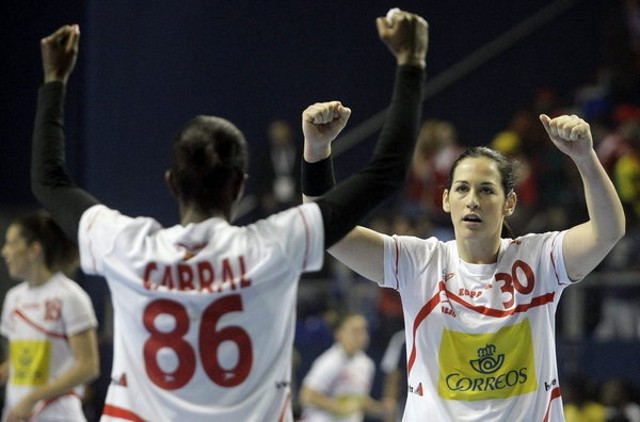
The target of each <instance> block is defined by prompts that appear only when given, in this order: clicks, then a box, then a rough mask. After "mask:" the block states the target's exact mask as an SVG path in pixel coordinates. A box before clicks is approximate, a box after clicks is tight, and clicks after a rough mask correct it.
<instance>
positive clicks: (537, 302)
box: [407, 282, 555, 373]
mask: <svg viewBox="0 0 640 422" xmlns="http://www.w3.org/2000/svg"><path fill="white" fill-rule="evenodd" d="M439 286H440V289H439V291H438V293H436V295H435V296H434V297H432V298H431V299H430V300H429V301H428V302H427V304H426V305H424V306H423V307H422V309H420V311H419V312H418V315H417V316H416V318H415V320H414V321H413V331H412V336H413V339H412V340H413V341H412V346H411V354H410V356H409V360H408V362H407V372H408V373H411V368H413V364H414V363H415V360H416V354H417V349H416V332H417V331H418V326H419V325H420V324H421V323H422V321H424V320H425V318H427V316H429V314H430V313H431V311H433V309H434V308H435V307H436V305H438V303H440V293H441V292H443V291H444V293H445V294H446V295H447V298H448V299H451V300H453V301H455V302H457V303H459V304H460V305H462V306H464V307H465V308H468V309H471V310H473V311H476V312H478V313H480V314H483V315H487V316H491V317H495V318H505V317H507V316H509V315H512V314H515V313H516V312H526V311H528V310H529V309H531V308H535V307H537V306H542V305H546V304H547V303H550V302H553V299H554V297H555V293H547V294H544V295H542V296H537V297H534V298H533V299H532V300H531V302H529V303H523V304H521V305H518V306H516V307H514V308H513V309H509V310H504V311H503V310H499V309H493V308H487V307H486V306H477V305H472V304H471V303H468V302H466V301H464V300H462V299H461V298H460V297H459V296H457V295H455V294H453V293H451V292H450V291H448V290H447V289H446V288H445V287H444V283H443V282H440V283H439Z"/></svg>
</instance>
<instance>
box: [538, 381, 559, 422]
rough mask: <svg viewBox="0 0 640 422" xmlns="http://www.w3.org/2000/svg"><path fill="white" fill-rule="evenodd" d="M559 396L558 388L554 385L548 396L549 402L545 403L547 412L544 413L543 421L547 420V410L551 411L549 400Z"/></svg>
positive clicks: (547, 421)
mask: <svg viewBox="0 0 640 422" xmlns="http://www.w3.org/2000/svg"><path fill="white" fill-rule="evenodd" d="M558 397H560V388H558V387H556V388H554V389H553V390H551V397H549V404H548V405H547V413H545V414H544V419H543V420H542V421H543V422H549V412H550V411H551V402H552V401H554V400H555V399H557V398H558Z"/></svg>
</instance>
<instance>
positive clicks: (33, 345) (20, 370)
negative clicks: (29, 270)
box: [0, 273, 98, 422]
mask: <svg viewBox="0 0 640 422" xmlns="http://www.w3.org/2000/svg"><path fill="white" fill-rule="evenodd" d="M97 325H98V323H97V320H96V316H95V312H94V310H93V306H92V304H91V299H90V298H89V295H88V294H87V293H86V292H85V291H84V290H82V288H81V287H80V286H78V284H77V283H75V282H74V281H72V280H70V279H68V278H67V277H65V276H64V275H63V274H62V273H58V274H55V275H54V276H53V277H52V278H51V279H50V280H49V281H47V282H46V283H45V284H42V285H40V286H30V285H29V283H27V282H26V281H24V282H22V283H20V284H18V285H17V286H15V287H13V288H11V289H10V290H9V291H8V292H7V295H6V296H5V299H4V305H3V307H2V321H1V322H0V332H1V333H2V335H3V336H5V337H6V338H7V340H8V342H9V362H10V365H9V379H8V381H7V388H6V393H5V406H4V410H3V420H4V417H5V416H6V415H7V413H8V412H9V411H10V410H11V409H12V408H13V407H14V406H15V405H16V404H17V403H18V402H19V401H20V400H21V399H22V398H23V397H25V396H26V395H27V394H29V393H30V392H31V391H33V390H34V389H36V388H38V387H41V386H43V385H45V384H48V383H49V382H50V381H52V380H53V379H55V378H57V377H59V376H60V375H62V374H64V373H65V372H67V371H68V370H69V369H70V368H71V367H72V366H73V365H74V363H75V359H74V357H73V352H72V351H71V348H70V346H69V337H71V336H73V335H75V334H79V333H81V332H83V331H85V330H88V329H94V328H96V327H97ZM83 393H84V391H83V388H82V387H76V388H75V389H74V390H73V391H72V392H69V393H67V394H63V395H61V396H59V397H55V398H51V399H48V400H41V401H40V402H38V403H37V404H36V406H35V408H34V417H33V418H31V419H29V420H30V421H45V420H46V421H65V422H66V421H70V422H75V421H84V420H85V417H84V413H83V411H82V403H81V397H82V394H83Z"/></svg>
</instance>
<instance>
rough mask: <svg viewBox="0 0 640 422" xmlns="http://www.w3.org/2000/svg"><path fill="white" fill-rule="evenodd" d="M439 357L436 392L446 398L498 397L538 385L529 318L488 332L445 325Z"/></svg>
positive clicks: (534, 387)
mask: <svg viewBox="0 0 640 422" xmlns="http://www.w3.org/2000/svg"><path fill="white" fill-rule="evenodd" d="M438 360H439V363H440V374H439V377H438V394H439V395H440V396H441V397H442V398H444V399H447V400H462V401H476V400H487V399H501V398H507V397H512V396H517V395H521V394H527V393H530V392H532V391H535V389H536V388H537V381H536V371H535V360H534V354H533V341H532V335H531V325H530V323H529V320H528V319H525V320H524V321H522V322H520V323H518V324H516V325H513V326H510V327H504V328H501V329H500V330H498V331H497V332H495V333H489V334H467V333H462V332H457V331H451V330H448V329H445V330H444V332H443V334H442V341H441V344H440V354H439V357H438Z"/></svg>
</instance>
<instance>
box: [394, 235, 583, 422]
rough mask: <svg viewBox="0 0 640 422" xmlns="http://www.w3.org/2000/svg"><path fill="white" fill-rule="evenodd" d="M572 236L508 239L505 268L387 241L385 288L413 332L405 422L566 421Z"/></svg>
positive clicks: (431, 244)
mask: <svg viewBox="0 0 640 422" xmlns="http://www.w3.org/2000/svg"><path fill="white" fill-rule="evenodd" d="M564 233H565V232H550V233H544V234H532V235H527V236H523V237H520V238H517V239H515V240H511V239H502V241H501V246H500V251H499V254H498V260H497V263H495V264H487V265H481V264H469V263H465V262H463V261H462V260H461V259H460V258H459V256H458V251H457V247H456V242H455V240H454V241H449V242H446V243H444V242H441V241H438V240H437V239H436V238H430V239H427V240H424V239H418V238H414V237H407V236H393V237H390V236H385V247H384V248H385V258H384V260H385V262H384V271H385V279H384V282H383V283H382V285H383V286H384V287H390V288H395V289H397V290H398V291H399V292H400V295H401V298H402V303H403V309H404V319H405V327H406V344H407V373H408V389H409V392H408V397H407V402H406V407H405V414H404V418H403V420H404V421H422V420H424V417H425V415H429V416H430V418H431V419H430V420H437V421H439V422H447V421H456V422H462V421H483V422H484V421H511V422H514V421H553V422H557V421H563V420H564V416H563V412H562V400H561V398H560V390H559V379H558V370H557V363H556V344H555V313H556V308H557V306H558V301H559V299H560V294H561V292H562V291H563V289H564V288H565V287H566V286H568V285H569V284H571V282H570V280H569V277H568V275H567V273H566V269H565V266H564V260H563V256H562V242H563V239H564Z"/></svg>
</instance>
